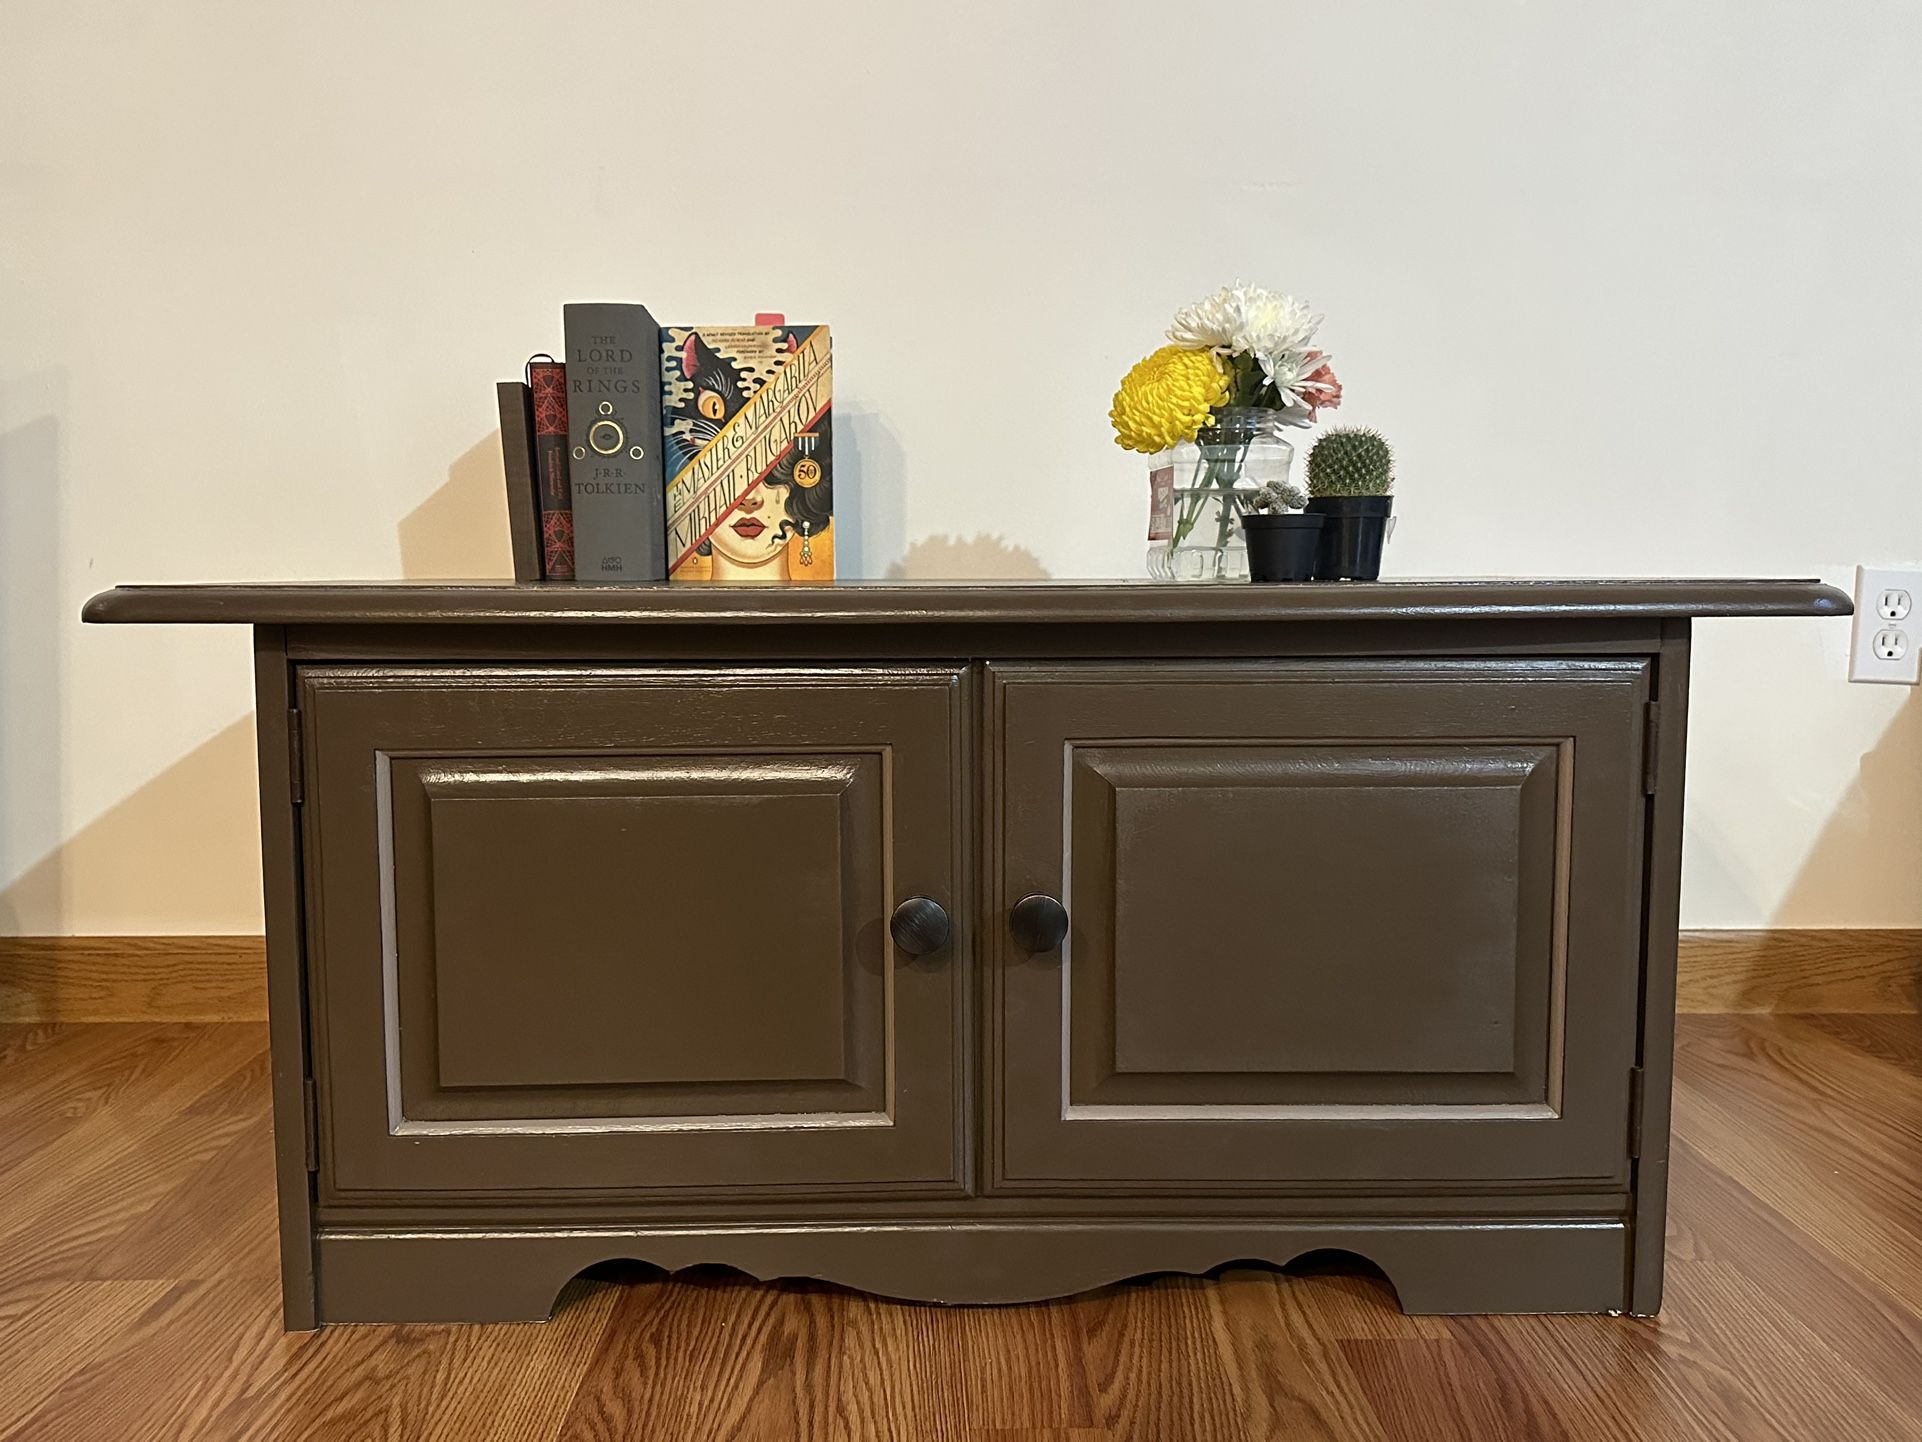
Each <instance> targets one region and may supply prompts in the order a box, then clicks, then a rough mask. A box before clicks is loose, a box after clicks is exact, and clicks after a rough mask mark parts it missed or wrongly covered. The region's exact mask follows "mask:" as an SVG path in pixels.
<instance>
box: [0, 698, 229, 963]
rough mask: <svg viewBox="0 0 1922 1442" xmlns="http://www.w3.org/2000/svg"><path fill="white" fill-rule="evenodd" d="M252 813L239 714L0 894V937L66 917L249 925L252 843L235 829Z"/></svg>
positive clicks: (140, 925) (40, 930) (140, 926)
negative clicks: (237, 821)
mask: <svg viewBox="0 0 1922 1442" xmlns="http://www.w3.org/2000/svg"><path fill="white" fill-rule="evenodd" d="M255 814H256V802H255V799H254V723H253V718H252V717H251V716H243V717H241V718H240V720H238V721H235V722H234V723H232V724H231V725H229V726H227V727H225V728H224V729H222V730H221V731H219V732H218V733H216V734H215V735H214V736H213V737H211V738H210V739H208V740H207V741H205V742H203V743H201V744H200V745H199V746H196V747H195V748H194V749H193V750H192V751H189V752H188V753H187V754H186V755H185V756H183V757H181V758H180V760H178V761H176V762H175V763H174V764H173V765H172V766H169V767H168V768H167V769H166V770H165V771H163V772H161V773H160V774H159V775H158V776H156V777H155V778H154V779H153V780H151V781H149V782H148V783H147V784H146V785H145V786H142V787H141V788H140V789H139V790H137V791H135V792H134V793H133V794H132V795H130V796H128V797H127V798H126V799H125V800H123V801H121V802H119V803H118V804H116V805H115V806H113V807H111V808H110V809H108V810H107V811H105V812H103V813H102V814H101V815H100V816H99V817H97V818H95V819H94V820H93V821H91V822H89V823H88V824H87V825H85V826H83V827H82V828H81V829H80V830H79V831H77V832H75V833H74V834H73V835H72V836H70V837H68V838H67V839H66V841H65V842H64V843H63V844H62V845H60V846H57V847H55V848H54V849H53V850H52V851H51V852H49V853H48V854H47V855H46V856H45V857H43V858H42V859H41V860H40V861H39V862H37V863H36V864H34V865H33V866H32V867H30V868H28V870H27V871H25V872H24V873H22V875H21V876H20V877H19V879H18V880H16V881H15V882H14V883H13V885H11V886H9V887H8V888H7V889H6V890H5V891H4V892H0V935H8V936H18V935H22V934H28V935H32V934H45V933H48V932H51V931H61V930H66V929H68V928H67V927H65V926H56V925H54V924H53V923H52V922H50V920H49V918H59V919H64V918H67V917H70V916H75V915H79V916H113V917H116V918H118V920H119V921H120V922H121V923H122V929H124V930H128V931H137V932H146V931H154V932H169V931H180V930H183V929H188V930H191V929H198V928H199V927H200V926H201V924H200V923H197V922H196V921H194V920H193V919H194V918H200V917H210V918H225V917H233V918H240V917H248V916H252V917H255V918H258V916H259V912H260V849H259V848H260V843H259V839H258V835H257V833H256V831H255V829H254V827H253V826H252V825H237V824H235V818H236V817H247V818H251V817H253V816H254V815H255ZM250 925H251V929H258V927H259V922H258V920H257V919H256V920H255V921H254V922H252V923H251V924H250ZM206 929H218V928H217V927H214V928H206Z"/></svg>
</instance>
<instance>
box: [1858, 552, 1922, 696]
mask: <svg viewBox="0 0 1922 1442" xmlns="http://www.w3.org/2000/svg"><path fill="white" fill-rule="evenodd" d="M1919 608H1922V570H1901V569H1897V568H1894V567H1888V566H1857V567H1856V568H1855V631H1854V634H1853V635H1852V636H1851V637H1850V640H1849V680H1851V681H1881V682H1886V683H1888V684H1890V685H1894V686H1913V685H1915V684H1916V681H1917V679H1918V663H1919V662H1922V609H1919Z"/></svg>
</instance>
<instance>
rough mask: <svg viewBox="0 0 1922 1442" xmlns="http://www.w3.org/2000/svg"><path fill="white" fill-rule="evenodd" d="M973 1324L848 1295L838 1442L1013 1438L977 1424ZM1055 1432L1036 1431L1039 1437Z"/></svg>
mask: <svg viewBox="0 0 1922 1442" xmlns="http://www.w3.org/2000/svg"><path fill="white" fill-rule="evenodd" d="M970 1310H972V1309H970ZM971 1325H972V1324H971V1323H970V1320H969V1318H968V1316H967V1314H966V1313H965V1312H963V1311H961V1310H958V1309H956V1308H952V1307H933V1306H915V1305H910V1304H905V1303H900V1302H892V1301H888V1300H887V1299H885V1298H880V1297H869V1296H865V1295H863V1294H862V1293H859V1292H848V1293H846V1294H845V1295H844V1297H843V1299H842V1304H841V1349H842V1357H843V1360H842V1365H841V1373H840V1387H839V1393H838V1399H837V1402H836V1406H835V1418H834V1433H835V1435H836V1436H844V1437H850V1438H853V1437H899V1438H902V1439H904V1442H961V1439H967V1438H974V1437H993V1436H1002V1435H1009V1434H1008V1433H1006V1432H1005V1431H1004V1430H1003V1429H998V1428H989V1427H975V1426H972V1425H970V1422H969V1417H968V1402H967V1396H968V1386H967V1381H966V1378H967V1375H968V1372H969V1370H970V1368H971V1366H972V1365H973V1359H972V1358H971V1357H969V1356H968V1355H967V1353H966V1351H965V1349H964V1342H965V1340H966V1333H967V1331H968V1330H969V1328H970V1326H971ZM989 1325H990V1327H991V1326H992V1324H989ZM984 1330H986V1329H984ZM1056 1430H1057V1429H1040V1430H1036V1429H1033V1428H1030V1429H1029V1431H1030V1432H1031V1433H1032V1435H1035V1436H1045V1435H1048V1434H1049V1433H1050V1432H1051V1431H1056ZM1060 1435H1064V1436H1065V1435H1067V1433H1066V1432H1061V1433H1060Z"/></svg>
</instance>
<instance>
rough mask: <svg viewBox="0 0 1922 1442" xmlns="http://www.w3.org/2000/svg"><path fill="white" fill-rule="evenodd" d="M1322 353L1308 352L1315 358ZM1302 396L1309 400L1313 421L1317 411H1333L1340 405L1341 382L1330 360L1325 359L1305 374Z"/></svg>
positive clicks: (1309, 413) (1309, 414) (1311, 357)
mask: <svg viewBox="0 0 1922 1442" xmlns="http://www.w3.org/2000/svg"><path fill="white" fill-rule="evenodd" d="M1320 354H1321V352H1320V351H1318V350H1311V351H1309V352H1308V358H1309V359H1310V360H1313V359H1314V358H1315V357H1316V356H1318V355H1320ZM1301 398H1302V399H1303V400H1304V401H1306V402H1308V419H1309V420H1311V421H1312V420H1313V419H1315V416H1316V413H1317V412H1319V411H1323V410H1330V411H1332V410H1333V409H1335V407H1336V406H1338V405H1340V404H1341V382H1340V381H1339V380H1337V379H1336V378H1335V371H1334V367H1332V366H1330V365H1329V364H1328V362H1326V361H1323V362H1322V363H1321V364H1320V365H1319V366H1317V367H1315V369H1314V370H1311V371H1310V372H1308V374H1307V375H1305V376H1303V377H1302V379H1301Z"/></svg>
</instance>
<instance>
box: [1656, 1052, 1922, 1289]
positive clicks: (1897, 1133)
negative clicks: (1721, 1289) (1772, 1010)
mask: <svg viewBox="0 0 1922 1442" xmlns="http://www.w3.org/2000/svg"><path fill="white" fill-rule="evenodd" d="M1687 1022H1688V1024H1687V1025H1685V1026H1684V1027H1683V1028H1682V1030H1681V1032H1680V1033H1679V1034H1678V1046H1677V1074H1676V1096H1675V1115H1676V1125H1677V1129H1678V1131H1679V1132H1680V1133H1681V1134H1682V1135H1683V1136H1684V1137H1685V1138H1686V1139H1687V1140H1688V1141H1689V1142H1691V1143H1692V1144H1693V1145H1694V1146H1695V1147H1696V1149H1697V1150H1698V1151H1699V1153H1700V1154H1701V1155H1702V1157H1703V1158H1705V1159H1706V1160H1707V1161H1709V1162H1710V1163H1712V1164H1713V1165H1714V1166H1716V1167H1717V1168H1719V1169H1720V1170H1722V1171H1723V1172H1725V1173H1727V1174H1728V1175H1729V1176H1730V1177H1732V1178H1733V1179H1734V1180H1736V1181H1737V1182H1739V1183H1741V1184H1742V1185H1743V1186H1744V1187H1746V1188H1747V1189H1748V1190H1749V1191H1750V1192H1752V1193H1754V1194H1755V1196H1757V1197H1758V1198H1760V1199H1761V1200H1762V1201H1763V1202H1765V1203H1767V1204H1768V1205H1769V1206H1770V1207H1772V1208H1774V1209H1775V1210H1776V1211H1777V1212H1779V1213H1780V1214H1781V1215H1782V1216H1783V1217H1785V1218H1786V1219H1787V1220H1788V1221H1789V1222H1790V1223H1791V1224H1793V1225H1794V1226H1795V1227H1796V1228H1797V1229H1799V1230H1800V1231H1801V1232H1802V1233H1804V1234H1806V1235H1807V1236H1808V1237H1809V1238H1810V1239H1811V1241H1812V1242H1813V1243H1814V1244H1816V1245H1818V1246H1820V1247H1823V1248H1825V1249H1827V1250H1829V1251H1831V1252H1833V1253H1835V1254H1836V1255H1837V1256H1840V1257H1843V1258H1845V1259H1846V1260H1848V1261H1849V1262H1850V1263H1852V1264H1853V1265H1854V1266H1855V1267H1856V1268H1858V1269H1859V1270H1861V1271H1863V1272H1865V1273H1867V1274H1868V1275H1870V1276H1873V1277H1877V1278H1879V1279H1880V1280H1881V1281H1882V1282H1884V1283H1886V1284H1887V1285H1889V1286H1890V1287H1892V1288H1893V1289H1894V1290H1896V1291H1897V1292H1898V1293H1901V1294H1904V1295H1912V1296H1918V1297H1922V1146H1918V1143H1917V1136H1918V1131H1917V1120H1918V1118H1922V1076H1916V1075H1913V1074H1911V1073H1907V1072H1904V1071H1902V1070H1900V1069H1899V1068H1896V1067H1893V1066H1889V1065H1886V1064H1884V1063H1880V1062H1877V1061H1874V1060H1873V1059H1871V1058H1865V1057H1862V1056H1861V1055H1859V1054H1851V1053H1849V1052H1848V1051H1847V1050H1846V1049H1845V1048H1843V1047H1841V1046H1839V1045H1834V1044H1831V1045H1829V1046H1827V1047H1822V1046H1820V1045H1818V1044H1813V1043H1811V1044H1809V1045H1801V1046H1795V1047H1793V1048H1790V1049H1787V1050H1784V1049H1783V1048H1782V1047H1781V1046H1780V1045H1779V1044H1776V1040H1777V1039H1779V1037H1780V1036H1782V1035H1785V1034H1796V1032H1795V1030H1794V1029H1795V1023H1794V1021H1793V1019H1790V1018H1781V1017H1776V1018H1770V1019H1768V1020H1767V1021H1766V1022H1764V1021H1761V1020H1760V1019H1754V1018H1746V1017H1691V1018H1688V1019H1687ZM1799 1034H1800V1035H1802V1036H1803V1037H1804V1038H1805V1039H1806V1038H1808V1037H1811V1036H1817V1035H1819V1033H1818V1032H1815V1031H1813V1030H1812V1029H1810V1028H1806V1027H1804V1028H1801V1029H1800V1032H1799ZM1844 1078H1846V1080H1844Z"/></svg>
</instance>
